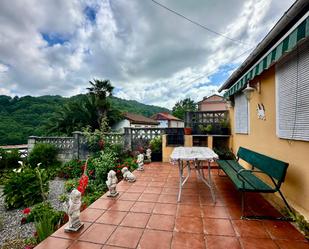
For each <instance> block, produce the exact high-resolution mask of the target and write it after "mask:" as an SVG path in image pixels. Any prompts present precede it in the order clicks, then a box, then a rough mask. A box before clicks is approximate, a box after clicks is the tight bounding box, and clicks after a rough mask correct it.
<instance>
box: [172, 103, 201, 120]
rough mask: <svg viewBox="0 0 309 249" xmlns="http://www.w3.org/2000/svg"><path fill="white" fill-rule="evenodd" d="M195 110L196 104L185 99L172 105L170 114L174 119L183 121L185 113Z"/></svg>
mask: <svg viewBox="0 0 309 249" xmlns="http://www.w3.org/2000/svg"><path fill="white" fill-rule="evenodd" d="M196 109H197V108H196V103H195V102H194V101H193V100H192V99H190V98H186V99H183V100H180V101H178V102H177V103H176V104H175V105H174V107H173V109H172V113H173V115H174V116H175V117H177V118H180V119H182V120H184V118H185V113H186V112H189V111H196Z"/></svg>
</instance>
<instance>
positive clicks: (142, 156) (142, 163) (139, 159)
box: [136, 153, 144, 170]
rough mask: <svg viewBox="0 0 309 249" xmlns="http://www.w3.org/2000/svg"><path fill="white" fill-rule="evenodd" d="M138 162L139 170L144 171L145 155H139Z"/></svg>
mask: <svg viewBox="0 0 309 249" xmlns="http://www.w3.org/2000/svg"><path fill="white" fill-rule="evenodd" d="M136 162H137V164H138V168H137V170H144V154H143V153H140V154H138V156H137V160H136Z"/></svg>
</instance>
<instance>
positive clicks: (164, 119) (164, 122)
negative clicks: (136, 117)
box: [151, 112, 185, 128]
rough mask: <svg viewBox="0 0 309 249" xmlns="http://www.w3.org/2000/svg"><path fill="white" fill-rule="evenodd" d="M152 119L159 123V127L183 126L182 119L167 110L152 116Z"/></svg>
mask: <svg viewBox="0 0 309 249" xmlns="http://www.w3.org/2000/svg"><path fill="white" fill-rule="evenodd" d="M151 118H152V119H154V120H157V121H158V122H159V123H160V124H159V127H160V128H182V127H185V123H184V121H182V120H181V119H179V118H176V117H175V116H173V115H172V114H169V113H167V112H160V113H157V114H155V115H153V116H151Z"/></svg>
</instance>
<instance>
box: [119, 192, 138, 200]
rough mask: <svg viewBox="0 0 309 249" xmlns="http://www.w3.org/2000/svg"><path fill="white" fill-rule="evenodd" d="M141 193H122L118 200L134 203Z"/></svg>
mask: <svg viewBox="0 0 309 249" xmlns="http://www.w3.org/2000/svg"><path fill="white" fill-rule="evenodd" d="M140 195H141V193H131V192H127V193H123V194H122V195H121V196H120V198H119V200H122V201H136V200H137V199H138V198H139V197H140Z"/></svg>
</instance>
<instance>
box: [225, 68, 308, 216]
mask: <svg viewBox="0 0 309 249" xmlns="http://www.w3.org/2000/svg"><path fill="white" fill-rule="evenodd" d="M255 81H256V82H257V81H259V82H260V84H261V87H260V93H258V92H257V91H254V92H253V94H252V97H251V99H250V101H249V134H248V135H245V134H235V133H234V108H231V109H230V118H231V128H232V131H233V139H232V141H233V142H232V149H233V152H234V153H236V152H237V150H238V148H239V146H242V147H246V148H248V149H251V150H253V151H256V152H259V153H262V154H265V155H268V156H270V157H273V158H276V159H279V160H282V161H285V162H288V163H289V167H288V170H287V175H286V179H285V182H284V183H283V184H282V186H281V190H282V192H283V194H284V195H285V197H286V198H287V199H288V202H289V204H290V205H291V206H292V207H293V208H294V209H296V210H297V211H298V212H300V213H301V214H303V215H304V216H305V217H306V219H307V220H309V201H308V200H309V180H308V179H309V167H308V164H309V153H308V152H309V142H304V141H296V140H294V141H289V140H286V139H280V138H278V137H277V135H276V94H275V87H276V86H275V68H274V67H272V68H270V69H269V70H268V71H266V72H264V73H262V74H261V75H260V76H259V77H258V78H257V79H256V80H255ZM258 103H260V104H261V103H262V104H263V105H264V107H265V114H266V120H260V119H258V116H257V110H256V109H257V104H258ZM276 195H277V196H279V195H278V194H277V193H276ZM267 196H269V199H270V200H271V201H272V202H273V203H275V204H279V206H282V203H280V202H281V201H280V200H281V199H279V198H274V195H273V194H267Z"/></svg>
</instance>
